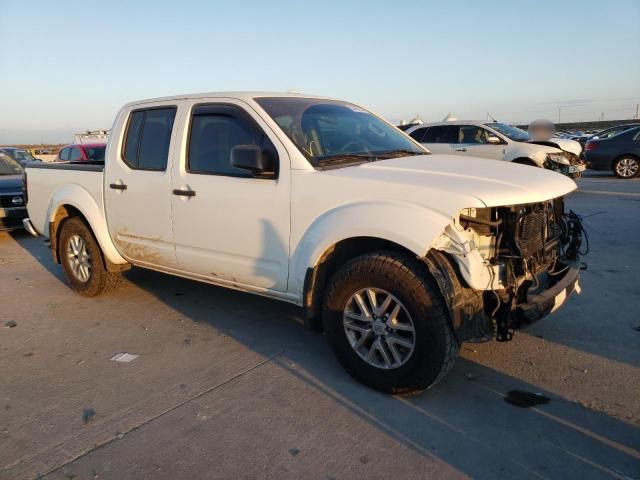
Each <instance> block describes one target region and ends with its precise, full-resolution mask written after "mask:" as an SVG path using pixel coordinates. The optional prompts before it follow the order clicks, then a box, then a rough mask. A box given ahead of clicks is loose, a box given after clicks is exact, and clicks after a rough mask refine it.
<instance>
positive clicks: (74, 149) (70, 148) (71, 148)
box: [55, 143, 107, 162]
mask: <svg viewBox="0 0 640 480" xmlns="http://www.w3.org/2000/svg"><path fill="white" fill-rule="evenodd" d="M106 148H107V145H106V144H104V143H83V144H73V145H67V146H65V147H62V148H61V149H60V151H59V152H58V156H57V157H56V159H55V161H56V162H104V151H105V149H106Z"/></svg>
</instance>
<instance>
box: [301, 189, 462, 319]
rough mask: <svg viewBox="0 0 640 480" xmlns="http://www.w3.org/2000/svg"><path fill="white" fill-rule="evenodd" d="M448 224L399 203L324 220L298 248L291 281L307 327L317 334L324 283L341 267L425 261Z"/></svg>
mask: <svg viewBox="0 0 640 480" xmlns="http://www.w3.org/2000/svg"><path fill="white" fill-rule="evenodd" d="M451 220H452V218H451V217H449V216H447V215H444V214H442V213H440V212H436V211H433V210H430V209H427V208H425V207H422V206H419V205H415V204H410V203H400V202H398V203H382V202H366V203H363V204H355V205H349V206H345V207H342V208H338V209H335V210H332V211H330V212H327V213H325V214H324V215H322V216H321V217H320V218H318V219H317V220H316V221H315V222H314V223H313V224H312V225H311V226H310V227H309V228H308V229H307V230H306V232H305V233H304V235H303V236H302V239H301V240H300V241H299V242H298V244H297V247H296V249H295V250H294V253H293V255H292V261H291V271H290V278H289V281H290V283H289V285H290V286H291V287H292V288H291V287H290V289H291V290H293V291H292V292H291V293H294V294H295V295H296V297H298V299H299V301H300V304H302V306H303V307H304V308H305V311H306V314H307V315H306V318H307V321H308V322H309V323H310V325H309V326H311V327H312V328H313V329H318V327H317V323H318V322H317V319H318V317H319V312H320V306H321V303H322V299H323V297H324V293H325V289H326V285H327V282H328V281H329V279H330V278H331V276H332V275H333V274H334V273H335V272H336V271H337V270H338V269H339V268H340V266H342V265H343V264H344V263H345V262H347V261H349V260H351V259H352V258H355V257H357V256H360V255H364V254H366V253H371V252H373V251H381V250H389V251H398V252H403V253H405V254H408V255H411V256H413V257H415V258H420V257H423V256H424V255H426V253H427V252H428V251H429V248H430V246H431V244H432V243H433V242H434V241H435V240H436V239H437V238H438V237H439V236H440V235H441V233H442V232H443V231H444V228H445V227H446V226H447V225H448V224H449V223H451ZM376 225H377V227H376Z"/></svg>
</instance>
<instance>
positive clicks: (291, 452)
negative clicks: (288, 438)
mask: <svg viewBox="0 0 640 480" xmlns="http://www.w3.org/2000/svg"><path fill="white" fill-rule="evenodd" d="M289 453H290V454H291V455H293V456H294V457H295V456H296V455H298V454H299V453H300V450H298V449H297V448H290V449H289Z"/></svg>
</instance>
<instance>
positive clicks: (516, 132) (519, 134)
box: [485, 122, 531, 142]
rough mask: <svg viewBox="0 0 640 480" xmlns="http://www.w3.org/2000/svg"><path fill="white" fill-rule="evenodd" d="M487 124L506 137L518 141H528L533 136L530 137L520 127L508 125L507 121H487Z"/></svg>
mask: <svg viewBox="0 0 640 480" xmlns="http://www.w3.org/2000/svg"><path fill="white" fill-rule="evenodd" d="M485 125H486V126H487V127H490V128H493V129H494V130H496V131H498V132H500V133H501V134H503V135H504V136H505V137H509V138H510V139H511V140H515V141H516V142H526V141H527V140H531V137H529V134H528V133H527V132H525V131H524V130H522V129H520V128H518V127H513V126H511V125H507V124H506V123H499V122H492V123H486V124H485Z"/></svg>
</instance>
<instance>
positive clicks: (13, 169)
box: [0, 152, 22, 175]
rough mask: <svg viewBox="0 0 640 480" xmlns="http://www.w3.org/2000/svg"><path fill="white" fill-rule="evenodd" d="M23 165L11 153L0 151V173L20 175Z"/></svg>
mask: <svg viewBox="0 0 640 480" xmlns="http://www.w3.org/2000/svg"><path fill="white" fill-rule="evenodd" d="M20 174H22V167H21V166H20V164H19V163H18V162H16V161H15V160H14V159H13V158H11V157H10V156H9V155H7V154H4V153H2V152H0V175H20Z"/></svg>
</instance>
